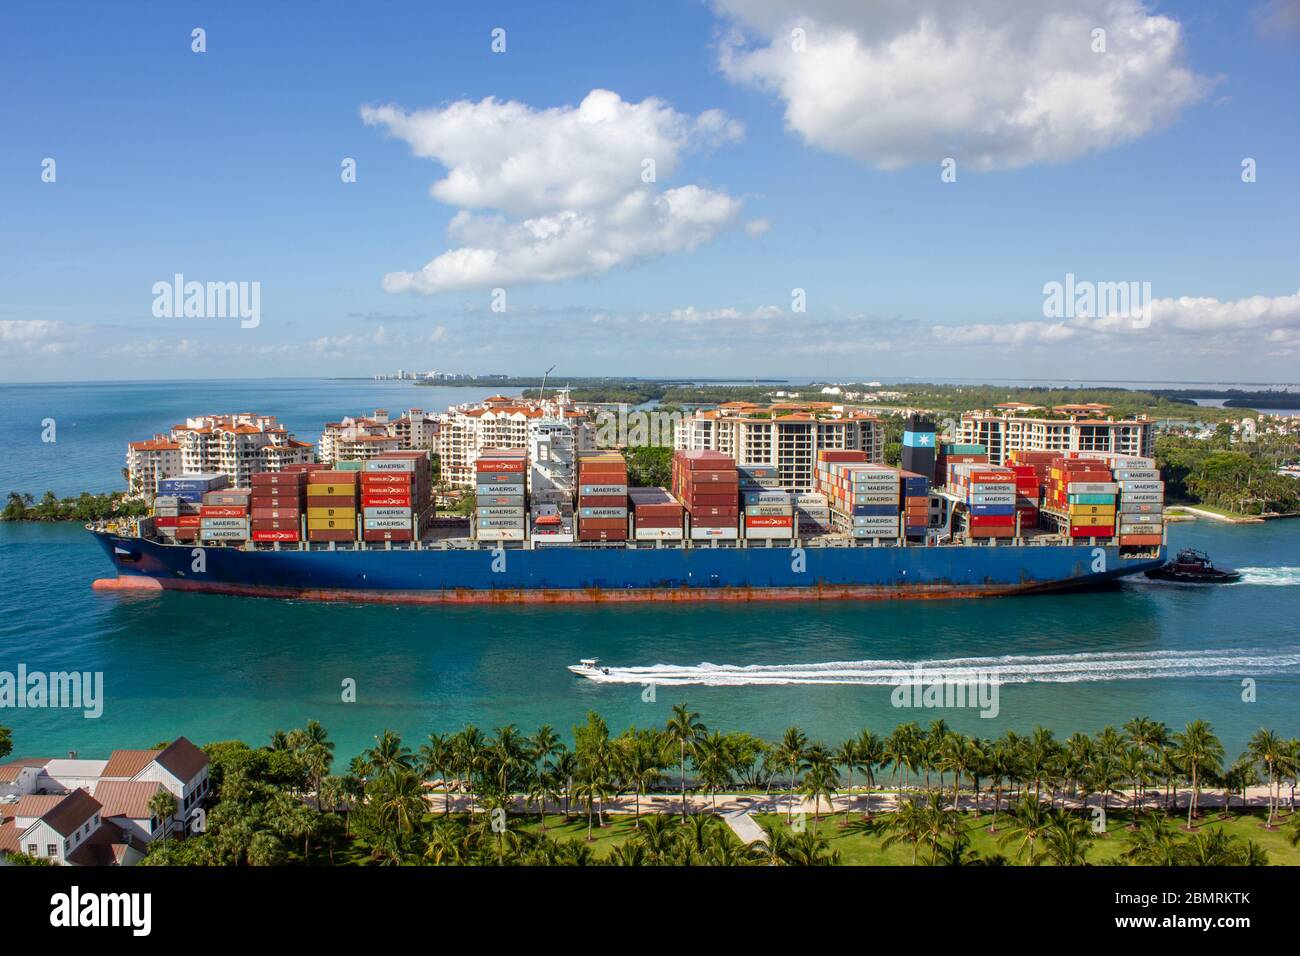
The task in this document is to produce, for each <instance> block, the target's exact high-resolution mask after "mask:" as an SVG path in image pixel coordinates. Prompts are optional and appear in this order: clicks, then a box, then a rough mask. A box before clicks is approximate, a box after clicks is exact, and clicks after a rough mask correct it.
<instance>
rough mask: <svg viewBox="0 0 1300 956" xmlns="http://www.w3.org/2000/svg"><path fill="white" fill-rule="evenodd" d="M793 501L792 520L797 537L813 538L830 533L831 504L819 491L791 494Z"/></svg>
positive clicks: (831, 527)
mask: <svg viewBox="0 0 1300 956" xmlns="http://www.w3.org/2000/svg"><path fill="white" fill-rule="evenodd" d="M791 497H792V498H793V503H794V521H795V531H797V532H798V535H797V537H800V538H815V537H818V536H819V535H824V534H830V533H831V531H832V529H833V527H834V526H833V525H832V524H831V505H830V501H828V500H827V498H826V495H824V494H822V493H821V492H820V491H809V492H801V493H799V494H795V495H792V496H791Z"/></svg>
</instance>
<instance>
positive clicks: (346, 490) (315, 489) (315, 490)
mask: <svg viewBox="0 0 1300 956" xmlns="http://www.w3.org/2000/svg"><path fill="white" fill-rule="evenodd" d="M307 494H308V495H343V496H345V497H348V498H355V497H356V496H357V486H356V485H353V484H346V485H312V484H309V485H308V486H307Z"/></svg>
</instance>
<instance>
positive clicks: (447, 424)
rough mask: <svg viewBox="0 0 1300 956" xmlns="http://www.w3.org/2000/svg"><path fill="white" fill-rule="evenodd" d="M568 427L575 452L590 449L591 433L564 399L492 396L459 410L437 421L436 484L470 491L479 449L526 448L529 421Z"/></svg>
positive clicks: (586, 423) (451, 411)
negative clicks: (438, 481) (439, 481)
mask: <svg viewBox="0 0 1300 956" xmlns="http://www.w3.org/2000/svg"><path fill="white" fill-rule="evenodd" d="M543 420H547V421H562V422H571V423H572V427H573V430H574V435H575V442H576V447H577V448H578V449H582V450H585V449H587V448H592V447H594V446H595V430H594V429H593V428H592V426H591V423H590V422H588V421H587V420H586V416H584V415H583V414H582V412H580V411H578V410H577V409H575V408H574V407H573V406H572V405H571V404H569V403H568V402H567V401H565V400H564V399H562V398H561V399H557V400H555V401H545V402H535V401H531V400H524V399H516V398H506V397H505V396H503V395H493V396H492V397H491V398H488V399H486V400H484V401H483V402H482V403H480V404H478V405H459V406H457V407H455V408H452V409H449V410H448V411H447V413H446V414H445V415H443V416H442V422H441V430H440V432H439V435H438V456H439V459H440V462H441V476H442V481H444V482H446V483H447V484H449V485H451V486H453V487H458V488H472V487H473V486H474V466H475V464H476V463H477V461H478V454H479V451H480V450H482V449H484V448H523V449H527V448H528V447H529V428H530V425H531V424H532V423H534V422H541V421H543Z"/></svg>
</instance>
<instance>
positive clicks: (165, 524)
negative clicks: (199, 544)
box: [153, 517, 181, 528]
mask: <svg viewBox="0 0 1300 956" xmlns="http://www.w3.org/2000/svg"><path fill="white" fill-rule="evenodd" d="M153 523H154V527H157V528H179V527H180V523H181V519H180V518H178V517H171V518H154V519H153Z"/></svg>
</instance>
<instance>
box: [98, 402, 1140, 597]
mask: <svg viewBox="0 0 1300 956" xmlns="http://www.w3.org/2000/svg"><path fill="white" fill-rule="evenodd" d="M934 437H935V436H934V433H933V425H928V424H927V423H926V422H924V421H919V420H916V419H912V420H909V423H908V431H907V432H905V434H904V448H903V456H902V465H901V467H890V466H887V465H884V464H880V463H875V462H871V461H868V460H867V455H866V453H865V452H863V451H858V450H853V449H823V450H821V451H819V452H818V453H817V456H816V463H815V480H814V490H812V491H805V490H798V489H793V490H792V489H789V488H787V487H784V486H783V483H782V479H781V477H780V469H779V468H778V467H777V466H775V465H773V464H770V463H764V462H737V461H735V460H734V459H733V458H731V457H729V456H727V455H724V454H722V453H720V452H717V451H710V450H679V451H677V452H676V453H675V454H674V456H673V459H672V473H671V482H670V486H669V487H666V488H660V487H653V488H641V487H635V486H631V487H629V483H628V472H627V463H626V460H625V458H624V456H623V455H622V454H621V453H620V452H618V451H610V450H604V451H587V452H582V451H576V450H575V449H574V448H573V447H572V443H568V442H566V437H565V435H564V433H563V430H562V429H555V430H552V431H550V432H549V433H545V434H543V435H542V436H541V438H540V441H541V443H544V444H545V446H546V447H545V449H544V450H543V449H541V448H539V447H536V445H537V442H535V443H534V447H532V448H531V449H505V448H502V449H491V448H489V449H483V450H481V451H480V452H479V454H478V456H477V461H476V464H475V475H474V477H475V509H474V513H473V515H472V517H470V518H469V519H468V521H462V522H459V523H458V522H456V521H448V520H447V519H445V518H438V517H437V516H436V512H435V510H434V507H433V496H432V493H431V486H432V483H431V481H430V461H429V457H428V453H427V452H423V451H401V452H384V453H381V454H379V455H377V456H376V457H374V458H371V459H368V460H363V461H355V462H336V463H334V464H332V465H321V464H292V465H285V466H283V467H282V468H281V469H280V470H278V471H267V472H264V473H259V474H253V475H252V476H251V480H250V482H249V485H248V486H247V487H244V488H231V487H229V486H228V485H227V478H226V476H224V475H221V474H206V475H205V474H197V475H186V476H181V477H179V478H170V479H163V480H162V481H160V482H159V483H158V495H157V497H156V499H155V501H154V507H153V513H152V514H151V515H149V516H147V517H144V518H139V519H131V520H130V521H127V522H119V523H116V524H113V523H107V524H101V525H97V526H91V527H90V530H91V532H92V533H93V534H94V535H95V537H96V538H97V540H98V541H99V542H100V544H101V545H102V547H103V548H104V551H105V553H106V554H107V556H108V558H109V559H110V561H111V562H112V564H113V566H114V568H115V570H116V572H117V576H116V577H114V578H108V579H101V580H99V581H96V582H95V585H94V586H95V587H96V588H98V589H101V590H135V589H144V590H178V591H204V592H212V593H218V594H231V595H249V596H264V597H272V598H287V599H308V600H321V601H364V602H391V603H415V604H419V603H525V602H542V603H567V602H595V601H670V602H677V601H681V602H689V601H759V600H766V601H779V600H837V599H845V600H851V599H897V598H972V597H984V596H993V595H1010V594H1027V593H1034V592H1042V591H1054V590H1061V589H1065V588H1078V587H1085V586H1090V585H1096V584H1099V583H1102V582H1107V581H1113V580H1115V579H1118V578H1122V577H1126V576H1129V575H1133V574H1140V573H1142V572H1145V571H1147V570H1149V569H1152V568H1156V567H1159V566H1160V565H1162V564H1163V563H1164V558H1165V548H1166V540H1165V532H1164V523H1163V492H1164V486H1163V483H1162V482H1161V481H1160V479H1159V472H1158V471H1157V470H1156V468H1155V463H1154V462H1153V461H1152V460H1151V459H1149V458H1143V457H1138V456H1132V455H1120V454H1112V453H1108V452H1084V451H1066V452H1043V451H1024V452H1012V453H1010V455H1009V457H1008V464H1006V465H991V464H989V463H988V456H987V454H986V451H985V449H984V448H983V447H982V446H979V445H961V444H946V445H940V446H937V447H936V444H935V442H934ZM530 451H531V454H530Z"/></svg>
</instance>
